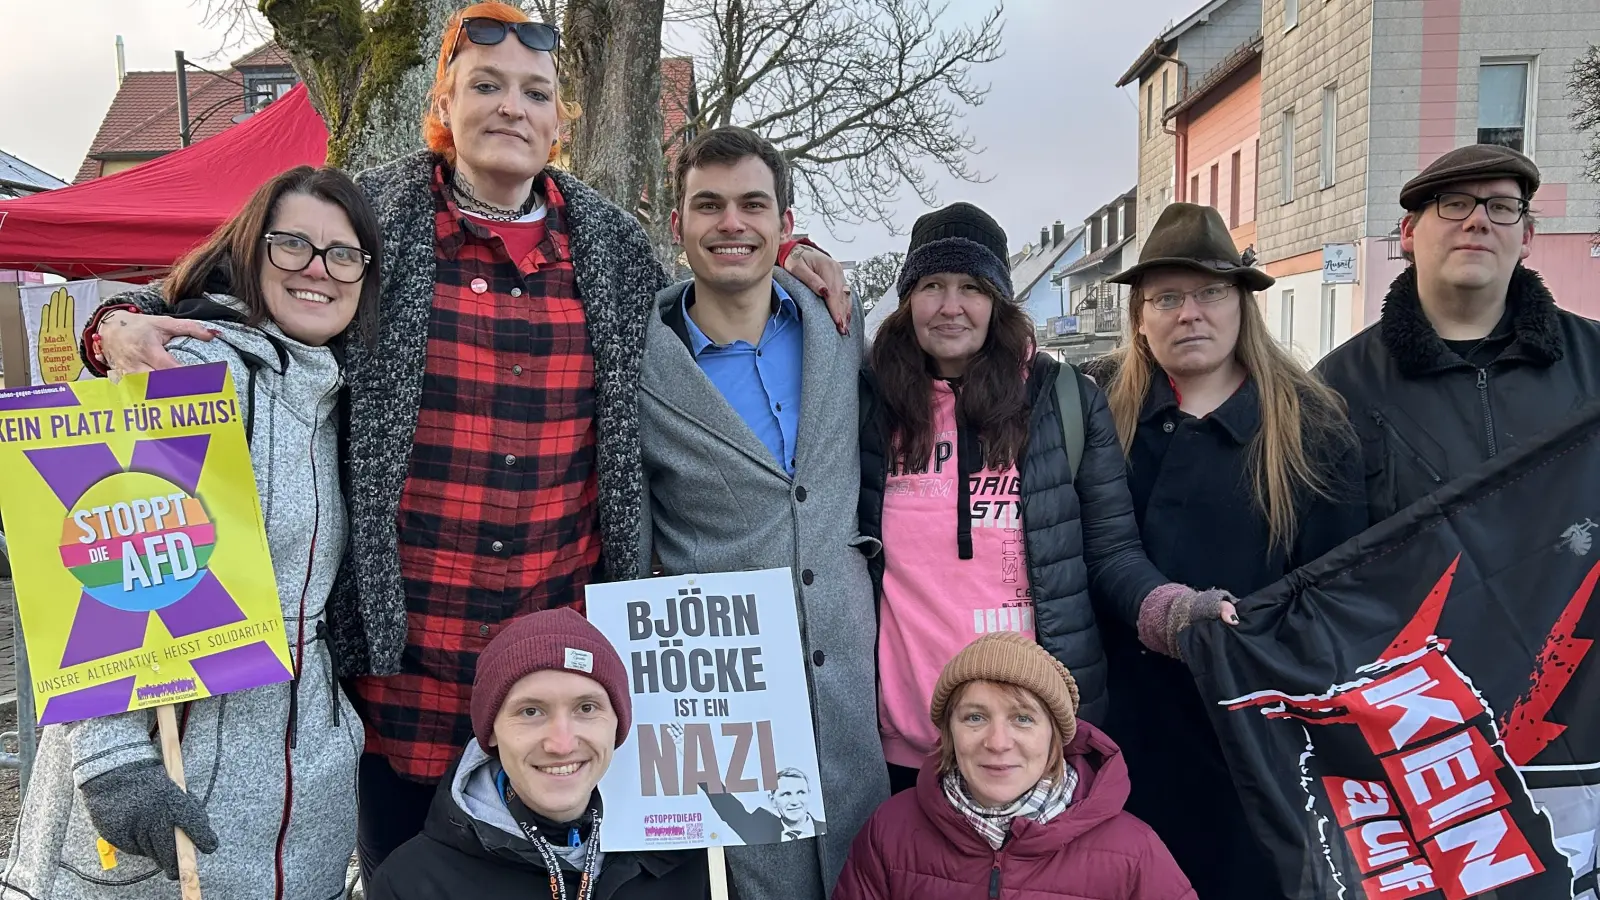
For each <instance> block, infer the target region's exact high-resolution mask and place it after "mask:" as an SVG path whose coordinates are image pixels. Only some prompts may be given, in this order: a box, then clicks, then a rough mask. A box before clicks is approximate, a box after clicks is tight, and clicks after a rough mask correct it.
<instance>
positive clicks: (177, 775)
mask: <svg viewBox="0 0 1600 900" xmlns="http://www.w3.org/2000/svg"><path fill="white" fill-rule="evenodd" d="M156 723H157V725H159V726H160V729H161V759H162V760H163V761H164V762H165V763H166V765H167V776H168V777H170V778H171V779H172V781H173V783H175V784H177V786H178V787H183V786H184V784H183V747H182V746H181V745H180V744H179V743H178V716H177V713H176V712H174V707H173V706H171V705H170V704H169V705H167V706H158V707H156ZM173 834H174V836H175V837H176V838H177V840H178V884H179V885H181V886H182V888H183V900H200V872H199V867H198V864H197V862H196V859H195V852H194V842H193V841H191V840H189V836H188V835H187V834H184V833H183V829H181V828H180V829H176V830H175V831H174V832H173Z"/></svg>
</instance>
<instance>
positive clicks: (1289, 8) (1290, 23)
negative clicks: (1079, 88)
mask: <svg viewBox="0 0 1600 900" xmlns="http://www.w3.org/2000/svg"><path fill="white" fill-rule="evenodd" d="M1299 24H1300V0H1283V30H1284V31H1288V30H1289V29H1291V28H1293V27H1295V26H1296V25H1299ZM1124 121H1126V120H1124Z"/></svg>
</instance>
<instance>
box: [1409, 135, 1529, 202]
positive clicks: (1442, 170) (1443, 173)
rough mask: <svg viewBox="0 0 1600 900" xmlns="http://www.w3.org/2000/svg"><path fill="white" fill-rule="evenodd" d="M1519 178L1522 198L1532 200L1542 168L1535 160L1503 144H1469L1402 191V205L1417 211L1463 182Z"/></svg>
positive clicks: (1432, 165)
mask: <svg viewBox="0 0 1600 900" xmlns="http://www.w3.org/2000/svg"><path fill="white" fill-rule="evenodd" d="M1496 178H1511V179H1515V180H1516V181H1517V183H1518V184H1521V185H1522V196H1523V197H1524V198H1530V197H1532V196H1533V192H1534V191H1537V190H1538V189H1539V167H1538V166H1536V165H1534V164H1533V160H1531V159H1529V158H1527V157H1526V156H1523V155H1522V154H1521V153H1518V152H1517V151H1515V150H1513V149H1511V148H1510V147H1502V146H1500V145H1499V144H1469V145H1467V146H1465V147H1457V148H1456V149H1454V150H1451V151H1450V152H1449V153H1446V154H1445V155H1443V156H1441V157H1439V158H1438V159H1436V160H1434V161H1433V163H1432V164H1430V165H1429V166H1428V167H1427V168H1426V169H1423V170H1422V171H1421V172H1418V173H1417V177H1415V178H1413V179H1411V180H1410V181H1408V182H1406V185H1405V187H1403V188H1401V189H1400V205H1401V206H1402V207H1404V208H1405V209H1407V210H1409V211H1411V212H1416V211H1417V210H1419V209H1421V208H1423V207H1424V206H1426V205H1428V201H1429V200H1432V199H1433V198H1434V197H1435V196H1436V195H1438V193H1439V192H1440V191H1441V190H1444V189H1445V188H1448V187H1450V186H1451V185H1453V184H1458V183H1460V182H1463V181H1492V180H1494V179H1496Z"/></svg>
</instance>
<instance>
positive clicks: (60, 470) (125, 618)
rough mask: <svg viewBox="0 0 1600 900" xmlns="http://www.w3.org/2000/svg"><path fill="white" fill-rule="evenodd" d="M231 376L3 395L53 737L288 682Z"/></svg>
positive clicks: (3, 457) (4, 466)
mask: <svg viewBox="0 0 1600 900" xmlns="http://www.w3.org/2000/svg"><path fill="white" fill-rule="evenodd" d="M239 416H240V411H239V404H238V400H237V397H236V395H235V393H234V384H233V379H232V377H231V375H230V374H229V372H228V367H227V366H226V365H224V364H222V363H215V364H211V365H205V366H191V367H186V368H181V369H168V370H164V371H160V372H152V373H149V374H148V375H132V376H129V377H127V378H124V379H122V380H121V381H120V382H118V383H116V384H113V383H111V382H110V381H106V380H104V379H96V380H93V381H79V382H70V383H67V384H55V385H48V386H44V387H29V388H18V389H15V390H9V391H0V471H3V472H5V473H6V475H5V478H4V479H3V480H0V514H3V516H4V519H5V526H6V538H7V541H8V542H9V544H10V550H11V566H12V574H13V578H14V587H15V588H16V597H17V609H18V611H19V613H20V614H21V619H22V630H23V633H24V635H25V637H26V640H27V647H28V665H29V667H30V669H31V670H32V676H33V684H32V688H33V692H34V699H35V701H36V702H37V708H38V709H40V710H41V711H42V712H41V715H40V717H39V721H40V724H43V725H49V724H52V723H55V722H70V721H74V720H77V719H86V718H91V717H94V716H104V715H111V714H114V713H120V712H126V711H128V710H131V709H142V708H145V707H151V706H159V705H161V704H166V703H176V702H180V701H184V700H194V699H198V698H201V697H210V696H215V695H217V694H225V693H228V692H230V691H237V690H244V689H246V688H251V687H256V686H259V685H263V684H272V683H275V682H280V681H287V680H289V678H290V677H291V675H290V673H291V669H290V658H289V647H288V643H287V642H286V641H285V640H284V639H283V614H282V611H281V609H280V607H279V604H278V589H277V581H276V579H275V578H274V576H273V572H272V558H271V555H270V554H269V552H268V549H267V536H266V529H265V527H264V525H263V522H262V517H261V502H260V498H259V497H258V496H257V494H256V482H255V475H254V474H253V472H252V469H251V466H250V450H249V447H248V445H247V444H246V441H245V435H244V428H243V425H242V423H241V422H240V419H239Z"/></svg>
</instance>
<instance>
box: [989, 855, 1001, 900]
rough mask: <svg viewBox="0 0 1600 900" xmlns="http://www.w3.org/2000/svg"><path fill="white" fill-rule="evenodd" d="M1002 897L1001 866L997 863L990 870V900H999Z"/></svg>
mask: <svg viewBox="0 0 1600 900" xmlns="http://www.w3.org/2000/svg"><path fill="white" fill-rule="evenodd" d="M999 897H1000V864H999V863H995V864H994V868H993V869H990V870H989V900H999Z"/></svg>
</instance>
